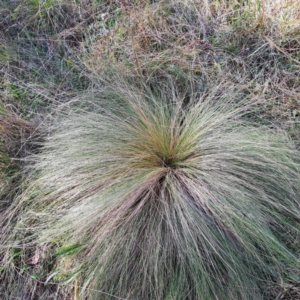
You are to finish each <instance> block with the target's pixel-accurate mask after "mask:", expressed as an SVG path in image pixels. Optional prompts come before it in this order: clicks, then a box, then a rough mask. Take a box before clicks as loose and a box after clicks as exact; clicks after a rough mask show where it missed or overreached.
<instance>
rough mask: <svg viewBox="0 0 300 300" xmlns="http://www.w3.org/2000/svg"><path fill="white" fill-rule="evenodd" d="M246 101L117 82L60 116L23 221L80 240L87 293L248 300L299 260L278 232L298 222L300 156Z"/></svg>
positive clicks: (78, 261) (48, 237) (230, 93)
mask: <svg viewBox="0 0 300 300" xmlns="http://www.w3.org/2000/svg"><path fill="white" fill-rule="evenodd" d="M245 97H246V98H245V99H246V100H244V101H242V100H241V98H242V97H240V94H239V92H236V91H235V89H234V88H230V87H225V88H224V87H223V86H222V84H220V86H218V87H215V88H213V89H212V91H208V92H205V93H203V94H199V93H197V92H194V93H193V92H191V93H190V94H189V95H182V94H181V93H180V92H178V91H176V88H175V87H174V85H172V84H169V87H166V88H165V89H164V90H163V91H162V92H161V93H158V92H155V91H153V89H152V91H151V89H150V88H143V89H142V90H139V89H137V88H136V87H130V86H128V85H126V84H119V85H117V84H116V87H115V89H114V90H113V91H110V92H105V91H103V93H102V94H101V95H100V96H99V97H94V99H89V100H88V101H87V100H86V101H85V100H82V99H81V100H80V101H78V103H77V106H76V105H73V108H72V109H70V110H69V111H68V112H67V113H64V114H62V115H61V116H60V117H59V118H58V119H57V121H56V122H55V124H54V125H53V132H52V134H51V135H50V136H49V138H48V140H47V142H46V143H45V146H44V148H43V149H42V151H41V153H40V154H38V155H37V156H36V157H35V171H34V172H33V175H32V183H31V186H30V187H29V188H28V190H27V192H25V196H24V199H23V201H22V202H21V203H25V204H26V207H27V208H26V210H27V212H26V211H25V213H24V214H23V216H22V217H20V220H21V221H22V222H21V221H20V222H21V224H29V222H26V218H29V219H30V218H32V219H34V220H35V221H34V222H31V223H30V224H31V229H30V230H31V233H32V232H33V233H34V234H33V235H31V237H30V238H31V239H32V237H33V236H36V239H38V240H39V241H41V242H45V241H46V242H51V241H53V240H55V241H56V242H57V241H59V243H60V244H61V246H62V247H64V246H67V245H74V244H76V245H77V244H81V245H84V248H83V250H82V251H81V252H80V253H78V254H77V255H75V256H74V258H73V263H72V264H71V265H72V268H75V267H76V266H77V267H78V269H80V275H79V277H80V279H79V282H81V286H82V288H81V289H80V292H81V295H82V297H83V298H82V299H145V300H146V299H152V300H153V299H157V300H159V299H178V300H179V299H191V300H194V299H201V300H202V299H203V300H206V299H207V300H211V299H256V300H257V299H263V298H264V296H263V288H264V287H266V286H268V284H270V283H271V282H272V280H276V278H277V277H279V276H281V275H280V272H281V271H280V270H282V269H283V268H284V266H288V267H294V268H297V266H299V260H298V258H297V256H296V255H294V254H293V253H292V252H291V251H290V250H289V249H288V248H287V246H286V245H285V244H284V243H283V242H282V241H281V239H280V237H279V235H278V234H277V232H280V231H283V230H289V229H295V228H294V227H293V226H294V225H292V224H293V222H291V220H292V221H295V222H297V220H299V219H300V205H299V189H300V187H299V177H298V176H299V153H298V152H297V150H295V148H294V147H293V144H292V142H291V141H290V140H289V138H288V136H287V135H286V134H285V133H283V132H281V131H280V130H277V129H276V130H275V129H271V128H269V127H267V126H260V125H259V124H252V122H251V118H247V117H246V116H249V115H250V114H249V113H251V112H253V110H255V107H256V106H255V103H253V102H251V101H250V100H249V99H247V96H245ZM249 119H250V120H249ZM26 197H27V198H26ZM32 224H37V226H36V228H33V227H34V225H32ZM19 227H20V226H19ZM18 230H20V229H18ZM68 264H69V265H70V262H69V263H68ZM85 297H87V298H85Z"/></svg>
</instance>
